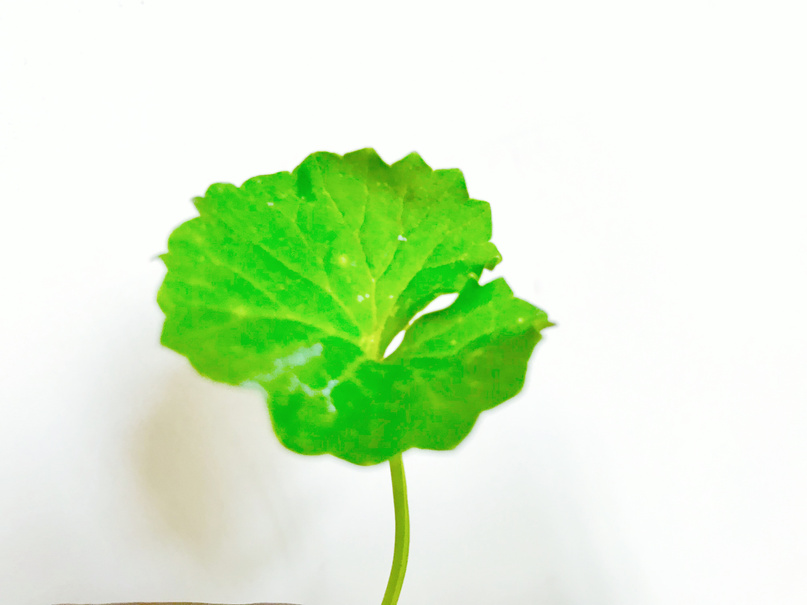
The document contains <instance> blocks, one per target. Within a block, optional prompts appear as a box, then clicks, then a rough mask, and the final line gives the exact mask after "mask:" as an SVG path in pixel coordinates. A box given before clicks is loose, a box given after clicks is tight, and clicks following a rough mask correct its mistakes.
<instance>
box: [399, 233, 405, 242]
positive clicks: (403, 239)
mask: <svg viewBox="0 0 807 605" xmlns="http://www.w3.org/2000/svg"><path fill="white" fill-rule="evenodd" d="M398 241H399V242H405V241H406V238H405V237H404V236H403V234H401V235H399V236H398Z"/></svg>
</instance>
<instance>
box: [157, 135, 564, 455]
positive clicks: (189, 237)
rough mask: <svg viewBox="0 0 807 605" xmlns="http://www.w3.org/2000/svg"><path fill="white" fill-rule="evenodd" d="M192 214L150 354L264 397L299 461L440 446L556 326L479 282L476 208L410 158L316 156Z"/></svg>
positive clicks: (482, 209) (464, 427)
mask: <svg viewBox="0 0 807 605" xmlns="http://www.w3.org/2000/svg"><path fill="white" fill-rule="evenodd" d="M194 202H195V204H196V207H197V209H198V211H199V216H198V217H197V218H194V219H192V220H190V221H188V222H186V223H183V224H182V225H180V226H179V227H177V228H176V230H175V231H174V232H173V233H172V234H171V236H170V237H169V240H168V253H167V254H164V255H163V256H162V259H163V261H164V262H165V265H166V267H167V269H168V271H167V274H166V277H165V281H164V282H163V284H162V286H161V288H160V291H159V293H158V295H157V300H158V303H159V305H160V308H161V309H162V310H163V312H164V313H165V325H164V327H163V332H162V340H161V341H162V343H163V344H164V345H165V346H166V347H169V348H171V349H173V350H174V351H177V352H178V353H181V354H182V355H184V356H186V357H187V358H188V359H189V360H190V362H191V364H192V365H193V367H194V368H196V370H198V371H199V373H201V374H202V375H204V376H207V377H209V378H212V379H213V380H217V381H220V382H224V383H227V384H231V385H243V386H257V387H260V389H261V390H262V391H263V392H265V394H266V397H267V401H268V405H269V411H270V415H271V419H272V424H273V426H274V429H275V433H276V434H277V436H278V438H279V439H280V441H281V442H282V443H283V445H285V446H286V447H288V448H289V449H291V450H293V451H295V452H298V453H301V454H324V453H329V454H333V455H334V456H337V457H339V458H342V459H344V460H347V461H349V462H353V463H355V464H376V463H379V462H382V461H384V460H387V459H389V458H391V457H392V456H394V455H396V454H398V453H399V452H402V451H404V450H406V449H409V448H412V447H417V448H424V449H435V450H445V449H451V448H453V447H455V446H456V445H457V444H458V443H459V442H460V441H462V439H464V438H465V436H466V435H468V433H469V432H470V430H471V428H472V427H473V425H474V422H475V421H476V418H477V416H478V415H479V414H480V412H482V411H484V410H487V409H489V408H492V407H494V406H496V405H498V404H500V403H502V402H503V401H505V400H507V399H509V398H511V397H513V396H514V395H516V394H517V393H518V392H519V391H520V390H521V388H522V386H523V383H524V376H525V374H526V370H527V361H528V360H529V358H530V355H531V354H532V351H533V349H534V348H535V345H536V344H537V343H538V341H539V340H540V338H541V330H542V329H543V328H546V327H548V326H550V325H552V324H551V323H550V322H549V321H548V320H547V316H546V313H544V312H543V311H541V310H540V309H537V308H536V307H534V306H533V305H531V304H530V303H528V302H526V301H523V300H520V299H518V298H515V297H514V296H513V293H512V291H511V290H510V288H509V287H508V286H507V284H506V283H505V282H504V280H502V279H497V280H494V281H492V282H490V283H488V284H486V285H484V286H480V285H479V283H478V282H479V277H480V275H481V274H482V271H483V270H484V269H492V268H493V267H494V266H496V265H497V264H498V263H499V261H500V260H501V256H500V254H499V251H498V250H497V249H496V246H494V245H493V244H492V243H491V242H490V241H489V240H490V237H491V220H490V206H489V205H488V203H487V202H482V201H479V200H474V199H470V198H469V197H468V192H467V190H466V187H465V180H464V178H463V176H462V173H461V172H460V171H459V170H432V169H431V168H429V166H428V165H426V163H425V162H424V161H423V160H422V159H421V158H420V156H419V155H417V154H415V153H412V154H410V155H408V156H406V157H405V158H403V159H402V160H400V161H398V162H396V163H394V164H392V165H387V164H385V163H384V162H383V161H382V160H381V158H380V157H379V156H378V154H376V152H375V151H373V150H372V149H361V150H359V151H355V152H353V153H348V154H346V155H344V156H339V155H335V154H332V153H324V152H320V153H313V154H311V155H309V156H308V157H307V158H306V159H305V160H304V161H303V162H302V163H301V164H300V165H299V166H298V167H297V168H296V169H295V170H294V171H293V172H291V173H289V172H279V173H276V174H271V175H267V176H258V177H255V178H252V179H250V180H248V181H246V182H245V183H244V184H243V185H242V186H241V187H235V186H233V185H229V184H222V183H218V184H215V185H212V186H211V187H210V188H209V189H208V190H207V192H206V193H205V195H204V197H200V198H196V199H195V200H194ZM455 292H458V293H459V296H458V297H457V299H456V301H455V302H454V303H453V304H452V305H451V306H450V307H449V308H447V309H444V310H443V311H439V312H436V313H430V314H426V315H423V316H422V317H420V318H419V319H418V320H417V321H415V322H413V323H412V325H411V326H410V325H409V322H410V321H411V319H412V318H413V316H415V315H416V314H417V313H418V312H419V311H421V310H422V309H423V308H424V307H426V305H428V304H429V303H430V302H431V301H433V300H434V299H435V298H437V297H438V296H439V295H441V294H447V293H455ZM401 330H406V335H405V337H404V340H403V342H402V344H401V345H400V346H399V348H398V349H397V350H396V351H395V352H394V353H393V354H391V355H390V356H389V357H387V358H383V354H384V351H385V350H386V348H387V345H388V344H389V343H390V341H391V340H392V339H393V338H394V337H395V335H396V334H398V333H399V332H400V331H401Z"/></svg>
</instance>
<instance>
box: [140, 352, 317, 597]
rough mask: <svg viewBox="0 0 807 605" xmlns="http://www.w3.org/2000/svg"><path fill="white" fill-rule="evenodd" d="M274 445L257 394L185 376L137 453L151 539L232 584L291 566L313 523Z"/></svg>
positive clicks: (145, 425)
mask: <svg viewBox="0 0 807 605" xmlns="http://www.w3.org/2000/svg"><path fill="white" fill-rule="evenodd" d="M275 441H276V439H275V437H274V435H273V434H272V428H271V425H270V421H269V417H268V413H267V412H266V407H265V404H264V402H263V400H262V398H261V397H260V396H258V395H257V394H256V393H254V392H249V391H244V390H241V389H233V388H229V387H226V386H222V385H218V384H215V383H212V382H211V381H209V380H206V379H203V378H201V377H200V376H199V375H198V374H196V373H195V372H194V371H193V370H192V369H191V368H190V367H187V368H180V369H177V370H176V371H175V372H174V373H172V374H171V375H169V376H168V378H167V380H166V381H165V383H164V386H163V389H162V396H161V397H157V398H156V401H155V402H154V404H153V407H152V409H151V410H150V411H149V412H148V413H147V414H145V415H144V420H143V421H142V423H141V424H140V426H139V427H138V428H137V429H136V431H135V434H134V439H133V445H132V462H133V465H134V474H135V476H136V477H137V485H138V487H139V491H140V493H141V495H142V497H143V499H144V508H146V509H147V510H148V513H149V514H148V516H149V520H150V522H151V523H152V524H153V525H154V528H153V532H154V533H155V534H156V535H157V536H159V537H162V538H163V539H165V540H170V541H171V542H173V543H174V544H175V545H176V546H177V547H178V548H179V549H181V550H182V551H183V553H184V554H187V555H188V556H189V557H191V558H192V559H194V560H195V561H196V563H197V564H200V563H201V564H203V565H204V567H205V568H206V569H208V568H210V567H212V569H211V572H214V573H216V574H218V575H219V577H227V578H228V579H229V580H231V581H233V583H234V584H235V583H236V582H238V581H240V580H247V579H248V578H249V577H252V576H254V574H255V573H257V572H258V571H260V572H262V573H265V572H266V571H267V570H269V569H271V568H272V567H273V566H277V565H279V564H281V563H283V562H288V560H289V558H290V557H292V555H293V552H292V548H291V544H292V543H293V542H295V541H296V540H297V539H298V538H299V537H300V532H301V531H302V530H303V529H304V527H305V524H304V523H302V519H301V518H300V515H301V509H300V508H298V507H295V506H293V505H292V504H291V498H290V495H289V482H288V480H287V479H286V476H284V474H283V473H282V472H281V470H280V469H281V466H282V465H279V464H277V462H278V460H277V459H278V457H279V447H280V446H279V444H276V443H275ZM292 558H293V557H292Z"/></svg>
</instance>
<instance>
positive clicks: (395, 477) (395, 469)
mask: <svg viewBox="0 0 807 605" xmlns="http://www.w3.org/2000/svg"><path fill="white" fill-rule="evenodd" d="M389 467H390V474H391V475H392V498H393V501H394V503H395V554H394V556H393V558H392V570H391V571H390V574H389V582H387V591H386V592H385V593H384V600H383V601H382V602H381V605H396V604H397V603H398V596H399V595H400V594H401V587H402V586H403V581H404V574H406V563H407V561H408V560H409V502H408V500H407V497H406V475H405V474H404V467H403V458H402V456H401V454H397V455H395V456H393V457H392V458H390V461H389Z"/></svg>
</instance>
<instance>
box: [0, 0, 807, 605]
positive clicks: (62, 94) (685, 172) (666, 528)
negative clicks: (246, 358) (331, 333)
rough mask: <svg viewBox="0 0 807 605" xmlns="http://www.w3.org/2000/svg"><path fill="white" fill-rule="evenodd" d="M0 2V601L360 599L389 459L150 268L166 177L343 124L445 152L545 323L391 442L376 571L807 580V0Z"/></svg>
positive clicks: (583, 579) (338, 147)
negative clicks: (414, 447) (241, 382)
mask: <svg viewBox="0 0 807 605" xmlns="http://www.w3.org/2000/svg"><path fill="white" fill-rule="evenodd" d="M0 6H1V10H0V179H1V180H0V204H2V213H0V263H2V265H1V267H2V273H1V274H0V284H1V285H0V289H1V290H2V292H0V330H1V331H0V406H1V407H0V605H6V604H9V605H40V604H52V603H64V602H82V603H89V602H92V603H98V602H107V601H120V600H123V601H127V600H129V601H130V600H136V599H141V600H163V601H166V600H171V599H176V600H197V601H218V602H251V601H264V600H269V601H273V600H277V601H281V600H285V601H289V602H293V603H301V604H303V605H348V604H350V605H360V604H368V605H371V604H375V603H379V602H380V600H381V595H382V594H383V591H384V586H385V584H386V579H387V574H388V570H389V565H390V561H391V557H392V538H393V525H392V502H391V494H390V486H389V476H388V470H387V468H386V467H385V466H384V465H381V466H378V467H372V468H360V467H355V466H351V465H349V464H347V463H343V462H341V461H338V460H335V459H333V458H329V457H319V458H304V457H301V456H297V455H295V454H292V453H290V452H287V451H285V450H284V449H283V448H282V447H281V446H279V445H278V443H277V441H276V439H275V437H274V436H273V435H272V434H271V428H270V426H269V423H268V418H267V413H266V410H265V405H264V403H263V402H262V401H261V400H260V397H259V396H258V395H257V394H256V393H253V392H240V391H237V390H235V389H232V388H228V387H225V386H222V385H217V384H213V383H211V382H209V381H207V380H205V379H202V378H200V377H199V376H198V375H196V374H195V373H194V372H193V371H192V370H191V369H190V367H189V365H188V364H187V362H186V361H185V360H184V358H182V357H180V356H179V355H177V354H175V353H173V352H171V351H169V350H166V349H163V348H161V347H160V346H159V345H158V338H159V333H160V329H161V324H162V314H161V312H160V311H159V309H158V307H157V306H156V303H155V300H154V298H155V294H156V291H157V288H158V287H159V284H160V282H161V280H162V277H163V272H164V268H163V266H162V263H161V262H159V261H157V260H154V257H155V255H157V254H159V253H161V252H163V251H164V249H165V245H166V244H165V243H166V239H167V236H168V234H169V233H170V232H171V230H172V229H173V228H174V227H175V226H176V225H178V224H179V223H180V222H182V221H184V220H187V219H188V218H191V217H192V216H194V214H195V211H194V209H193V207H192V205H191V203H190V198H191V197H193V196H195V195H199V194H201V193H203V192H204V190H205V189H206V188H207V186H208V185H210V184H211V183H213V182H219V181H223V182H232V183H236V184H240V183H241V182H243V181H244V180H245V179H247V178H249V177H252V176H255V175H258V174H267V173H272V172H277V171H280V170H289V169H292V168H293V167H294V166H296V165H297V164H298V163H299V162H300V161H301V160H302V159H303V158H304V157H305V156H306V155H307V154H308V153H310V152H312V151H316V150H326V151H333V152H337V153H346V152H348V151H352V150H355V149H359V148H362V147H367V146H372V147H375V148H376V149H377V150H378V152H379V153H380V154H381V156H382V157H383V158H384V159H385V160H387V161H388V162H393V161H396V160H398V159H400V158H401V157H403V156H404V155H406V154H407V153H409V152H411V151H418V152H419V153H420V154H421V155H422V156H423V157H424V159H425V160H426V161H427V162H428V163H429V164H430V165H431V166H433V167H435V168H450V167H459V168H461V169H462V170H463V171H464V173H465V176H466V179H467V183H468V187H469V190H470V193H471V196H473V197H476V198H479V199H484V200H487V201H489V202H490V203H491V205H492V209H493V222H494V241H495V243H496V244H497V245H498V246H499V248H500V250H501V252H502V254H503V256H504V262H503V263H502V264H501V265H500V268H497V270H496V272H495V274H497V275H503V276H506V278H507V280H508V282H509V283H510V284H511V286H512V287H513V289H514V290H515V292H516V293H517V294H518V295H520V296H521V297H523V298H526V299H528V300H530V301H531V302H534V303H535V304H537V305H538V306H540V307H542V308H544V309H546V310H547V311H548V312H549V315H550V318H552V319H553V320H554V321H555V322H557V324H558V325H557V327H556V328H553V329H552V330H547V332H546V337H545V339H544V341H542V342H541V344H539V346H538V349H537V351H536V353H535V356H534V358H533V360H532V362H531V366H530V370H529V375H528V384H527V387H526V388H525V390H524V391H523V392H522V393H521V395H519V396H518V397H517V398H516V399H515V400H513V401H511V402H508V403H507V404H504V405H502V406H501V407H499V408H497V409H496V410H494V411H491V412H489V413H486V414H485V415H484V416H483V417H482V418H481V420H480V422H479V423H478V425H477V427H476V429H475V430H474V432H473V433H472V434H471V436H470V437H469V438H468V439H467V440H466V441H465V442H464V443H463V444H462V445H461V446H460V447H459V448H458V449H457V450H456V451H453V452H447V453H445V452H443V453H434V452H420V451H416V452H411V453H409V454H408V455H407V456H406V457H405V461H406V465H407V472H408V479H409V488H410V503H411V516H412V547H411V558H410V566H409V572H408V575H407V579H406V582H405V584H404V589H403V594H402V597H401V601H400V605H431V604H434V605H460V604H462V605H475V604H480V605H487V604H499V603H508V604H509V603H513V604H518V605H521V604H524V605H532V604H540V605H684V604H704V605H722V604H726V605H729V604H731V605H742V604H777V605H789V604H803V603H805V602H807V572H805V570H806V569H807V521H806V520H805V511H807V439H805V437H806V436H807V378H806V377H805V374H807V372H805V365H806V364H805V362H807V345H806V344H805V343H807V339H806V336H807V288H806V287H805V275H807V180H806V179H805V176H806V175H805V168H806V167H807V118H806V116H807V84H806V83H805V82H806V78H807V41H806V40H807V35H805V31H807V21H806V20H805V18H804V14H803V13H801V12H799V9H800V8H803V2H798V1H793V2H781V1H776V0H765V1H761V0H760V1H748V2H737V1H732V2H728V1H726V2H718V1H713V0H691V1H690V0H679V1H676V2H646V1H635V2H628V1H625V0H614V1H611V2H574V1H564V2H557V1H556V2H507V1H502V0H499V1H496V2H470V1H468V2H463V3H454V2H451V3H449V2H439V1H437V0H433V1H431V2H406V3H394V4H393V3H387V2H378V1H376V2H366V3H358V2H344V1H339V2H323V3H308V2H292V1H291V0H289V1H288V2H250V3H242V2H236V1H233V0H228V1H227V2H220V3H216V4H208V3H204V2H170V1H169V2H156V1H152V0H142V1H128V0H118V1H117V2H116V1H113V0H110V1H109V2H88V1H85V2H81V1H79V2H34V1H31V2H21V1H17V2H12V1H6V2H2V4H1V5H0ZM485 279H486V280H487V279H488V278H485Z"/></svg>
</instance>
